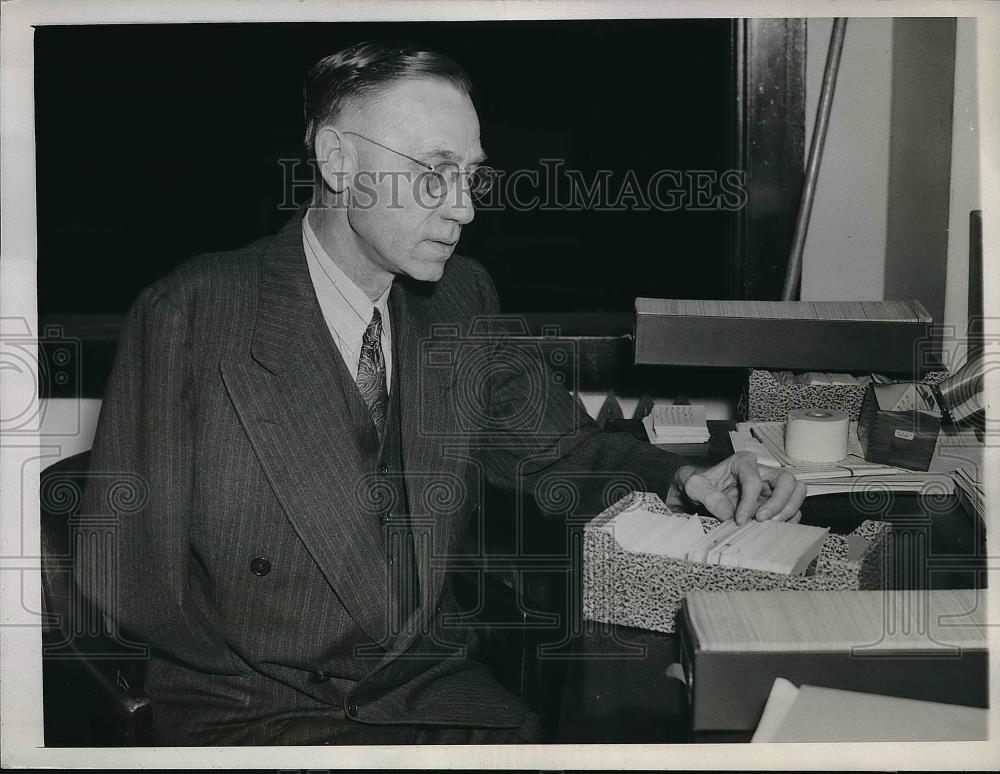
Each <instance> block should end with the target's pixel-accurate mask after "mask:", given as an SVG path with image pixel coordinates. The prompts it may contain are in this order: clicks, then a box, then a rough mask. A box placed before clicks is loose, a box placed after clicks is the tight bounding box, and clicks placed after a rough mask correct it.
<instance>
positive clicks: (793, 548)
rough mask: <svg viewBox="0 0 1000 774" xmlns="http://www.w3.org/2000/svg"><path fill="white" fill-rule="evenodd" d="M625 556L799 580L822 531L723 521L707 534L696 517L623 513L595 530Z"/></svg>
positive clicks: (816, 549) (818, 547) (822, 536)
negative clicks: (610, 539) (666, 558)
mask: <svg viewBox="0 0 1000 774" xmlns="http://www.w3.org/2000/svg"><path fill="white" fill-rule="evenodd" d="M600 528H601V529H602V530H604V531H606V532H609V533H610V534H611V535H612V536H613V537H614V539H615V542H617V543H618V545H620V546H621V547H622V548H623V549H625V550H626V551H631V552H635V553H643V554H655V555H658V556H669V557H671V558H673V559H684V560H686V561H689V562H697V563H699V564H714V565H720V566H724V567H745V568H748V569H753V570H762V571H764V572H773V573H779V574H783V575H802V574H804V573H805V571H806V569H807V568H808V567H809V565H810V564H811V563H812V562H813V560H814V559H816V557H817V556H818V555H819V552H820V550H821V549H822V547H823V541H824V540H825V539H826V535H827V533H828V531H829V530H828V529H826V528H821V527H810V526H806V525H803V524H788V523H786V522H775V521H749V522H747V523H746V524H743V525H737V524H736V522H734V521H727V522H723V523H722V524H720V525H719V526H718V527H715V528H714V529H709V530H708V531H707V532H706V531H705V530H704V529H703V528H702V523H701V520H700V519H699V518H698V517H696V516H686V515H678V514H664V513H655V512H651V511H648V510H645V509H644V508H635V509H629V510H626V511H623V512H622V513H620V514H618V515H617V516H615V517H614V518H613V519H611V520H609V521H608V522H606V523H605V524H603V525H602V526H601V527H600Z"/></svg>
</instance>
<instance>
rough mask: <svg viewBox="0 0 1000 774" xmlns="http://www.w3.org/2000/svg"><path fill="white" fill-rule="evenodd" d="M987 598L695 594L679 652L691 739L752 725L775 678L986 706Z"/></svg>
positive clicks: (971, 592)
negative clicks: (694, 735)
mask: <svg viewBox="0 0 1000 774" xmlns="http://www.w3.org/2000/svg"><path fill="white" fill-rule="evenodd" d="M985 608H986V596H985V591H984V590H977V589H955V590H921V591H897V590H893V591H800V592H782V591H771V592H756V591H745V592H736V593H726V592H707V591H705V592H703V591H696V592H692V593H691V594H689V595H688V596H687V597H686V599H685V600H684V607H683V612H682V615H681V626H680V636H681V644H680V654H681V660H682V664H683V667H684V673H685V677H686V680H687V684H688V690H689V698H690V702H691V722H692V730H694V731H748V730H752V729H754V728H755V727H756V725H757V722H758V721H759V720H760V717H761V713H762V712H763V710H764V706H765V704H766V703H767V698H768V695H769V693H770V691H771V686H772V685H773V683H774V680H775V678H777V677H782V678H784V679H786V680H788V681H790V682H792V683H794V684H796V685H802V684H808V685H814V686H821V687H826V688H839V689H842V690H848V691H861V692H865V693H874V694H881V695H884V696H898V697H902V698H908V699H918V700H923V701H936V702H942V703H945V704H959V705H965V706H970V707H986V706H987V699H988V685H987V647H986V641H987V636H986V635H987V627H986V619H985Z"/></svg>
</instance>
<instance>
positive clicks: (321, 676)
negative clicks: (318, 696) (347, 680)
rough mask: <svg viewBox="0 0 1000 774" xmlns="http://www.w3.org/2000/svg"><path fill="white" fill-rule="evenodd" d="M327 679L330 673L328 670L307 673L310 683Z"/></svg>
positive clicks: (322, 681) (323, 681)
mask: <svg viewBox="0 0 1000 774" xmlns="http://www.w3.org/2000/svg"><path fill="white" fill-rule="evenodd" d="M329 679H330V675H329V673H328V672H322V671H320V672H313V673H312V674H311V675H309V682H310V683H325V682H326V681H327V680H329Z"/></svg>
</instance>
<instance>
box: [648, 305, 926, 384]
mask: <svg viewBox="0 0 1000 774" xmlns="http://www.w3.org/2000/svg"><path fill="white" fill-rule="evenodd" d="M887 307H893V308H895V307H904V308H905V310H904V311H900V310H899V309H895V313H889V314H887V313H886V308H887ZM635 312H636V318H635V362H636V363H637V364H643V363H648V364H655V365H691V366H736V367H753V368H792V369H801V370H806V371H808V370H816V371H855V372H861V371H869V372H874V373H884V372H892V373H903V374H906V373H912V372H913V367H914V359H913V353H914V352H915V351H917V347H918V345H919V342H923V341H929V340H930V328H931V322H932V321H931V317H930V315H929V314H927V311H926V310H925V309H924V308H923V306H922V305H921V304H920V303H919V302H918V301H909V302H898V301H856V302H839V303H838V302H826V301H818V302H810V301H693V300H687V299H658V298H637V299H636V300H635Z"/></svg>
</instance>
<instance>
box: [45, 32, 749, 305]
mask: <svg viewBox="0 0 1000 774" xmlns="http://www.w3.org/2000/svg"><path fill="white" fill-rule="evenodd" d="M729 35H730V21H729V20H664V21H650V20H616V21H572V22H561V21H560V22H502V23H493V22H463V23H406V24H403V23H394V24H381V23H380V24H372V23H340V24H212V25H192V24H184V25H115V26H90V27H42V28H39V29H38V30H37V32H36V40H35V62H36V75H35V99H36V138H37V163H38V176H37V197H38V230H39V233H38V250H39V252H38V272H39V278H38V279H39V282H38V292H39V312H40V314H42V315H47V316H55V317H57V318H58V317H59V316H60V315H63V314H81V313H82V314H102V315H106V314H121V313H123V312H125V311H126V310H127V309H128V307H129V305H130V304H131V302H132V300H133V299H134V297H135V296H136V294H137V293H138V291H139V290H140V289H141V288H142V287H144V286H145V285H147V284H148V283H149V282H151V281H152V280H154V279H155V278H156V277H158V276H160V275H162V274H164V273H166V272H167V271H169V270H170V269H171V268H172V267H173V266H175V265H176V264H178V263H179V262H181V261H182V260H184V259H186V258H188V257H190V256H193V255H196V254H198V253H202V252H206V251H211V250H224V249H231V248H236V247H239V246H242V245H244V244H246V243H248V242H250V241H252V240H253V239H256V238H257V237H259V236H262V235H265V234H268V233H272V232H273V231H275V230H276V229H277V228H278V227H279V226H280V225H281V223H282V222H283V221H284V220H285V219H286V218H287V217H288V216H289V214H290V213H289V212H287V211H283V210H281V209H280V207H279V205H280V203H281V202H282V200H283V198H284V197H285V190H284V188H283V178H282V174H283V173H282V167H281V166H280V164H279V161H278V160H279V159H304V158H305V152H304V149H303V147H302V141H301V138H302V132H303V119H302V99H301V89H302V81H303V78H304V76H305V74H306V72H307V71H308V70H309V68H310V66H311V65H312V64H313V63H314V62H315V61H316V60H318V59H319V58H321V57H322V56H325V55H327V54H329V53H332V52H334V51H336V50H338V49H340V48H342V47H344V46H346V45H349V44H350V43H353V42H356V41H358V40H362V39H367V38H406V39H410V40H414V41H417V42H419V43H422V44H424V45H427V46H430V47H431V48H435V49H437V50H439V51H441V52H442V53H445V54H447V55H449V56H451V57H453V58H454V59H456V60H457V61H458V62H459V63H460V64H462V65H463V66H464V67H465V68H466V70H467V71H468V73H469V75H470V77H471V78H472V81H473V83H474V84H475V87H476V91H477V93H476V103H477V107H478V109H479V113H480V119H481V123H482V131H483V144H484V147H485V148H486V151H487V153H488V154H489V156H490V163H491V164H493V165H494V166H496V167H498V168H500V169H505V170H508V171H512V170H515V169H522V168H538V167H539V160H540V159H546V158H560V159H564V160H565V162H566V167H567V168H571V169H579V170H581V171H583V173H584V176H585V178H588V179H589V177H590V176H591V175H592V174H593V173H594V172H595V171H596V170H597V169H609V170H613V176H612V180H613V181H616V182H617V183H618V184H620V182H621V181H622V179H623V175H624V173H625V171H626V170H629V169H632V170H634V171H635V173H636V175H637V177H638V179H639V181H640V182H642V183H645V181H646V180H647V179H648V178H649V177H650V176H651V175H652V174H653V173H654V172H655V171H656V170H659V169H676V170H681V171H684V170H724V169H726V168H727V167H728V166H729V164H730V161H729V149H730V147H731V122H730V104H731V90H730V75H729V73H730V63H731V60H730V52H729V40H730V38H729ZM300 169H301V172H300V174H304V173H305V168H304V167H300ZM615 187H616V186H615V185H612V189H613V190H614V189H615ZM305 195H306V191H305V190H304V189H302V190H299V191H298V192H297V198H298V199H299V200H301V199H302V198H303V197H304V196H305ZM730 217H731V216H730V215H728V214H726V213H720V212H698V211H691V210H679V211H676V212H663V211H656V210H654V211H651V212H623V213H607V212H551V211H547V212H531V213H522V212H516V211H512V210H507V211H504V212H483V213H480V214H479V215H477V218H476V220H475V221H474V222H473V223H472V224H471V225H470V226H468V227H467V228H466V229H465V232H464V233H463V236H462V242H461V244H460V245H459V248H458V249H459V252H461V253H463V254H465V255H471V256H473V257H475V258H477V259H479V260H480V261H482V262H483V263H484V264H485V265H486V266H487V267H488V269H489V270H490V272H491V274H492V275H493V277H494V279H495V281H496V283H497V285H498V289H499V292H500V297H501V303H502V304H503V306H504V307H505V308H506V309H507V310H509V311H525V312H538V311H612V312H629V311H631V309H632V304H633V301H634V298H635V297H636V296H637V295H647V296H660V297H670V298H685V297H689V298H726V297H728V294H729V293H730V289H729V285H728V278H729V271H730V268H729V267H730V260H731V258H730V242H729V232H728V226H729V218H730Z"/></svg>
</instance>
